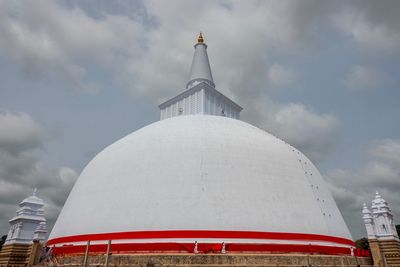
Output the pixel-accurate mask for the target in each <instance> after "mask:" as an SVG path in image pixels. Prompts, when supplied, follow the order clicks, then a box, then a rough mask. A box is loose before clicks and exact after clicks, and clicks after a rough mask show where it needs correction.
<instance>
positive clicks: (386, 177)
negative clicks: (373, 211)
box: [324, 139, 400, 238]
mask: <svg viewBox="0 0 400 267" xmlns="http://www.w3.org/2000/svg"><path fill="white" fill-rule="evenodd" d="M367 150H368V151H367V152H368V153H369V154H370V155H371V159H370V160H369V161H368V162H367V163H365V164H364V165H363V166H361V167H360V168H359V169H357V170H354V171H351V170H340V169H336V170H331V171H328V172H327V173H326V174H325V175H324V176H325V178H326V179H327V181H328V182H329V183H330V187H331V190H332V192H333V195H334V197H335V199H336V202H337V203H338V205H339V208H340V210H341V211H342V213H343V216H344V218H345V220H346V222H347V223H348V225H349V227H350V229H351V230H352V233H353V237H355V238H360V237H362V236H365V230H364V226H363V223H362V220H361V209H362V204H363V203H365V202H366V203H367V204H369V203H370V201H372V199H373V198H374V193H375V191H379V192H380V193H381V195H382V196H383V197H384V198H385V199H386V200H387V201H388V202H389V204H390V207H391V208H392V210H393V213H394V215H395V222H396V223H397V224H399V223H400V209H399V207H400V199H399V198H398V197H397V196H398V192H399V190H400V166H399V164H398V163H399V161H398V160H399V158H398V157H397V156H398V155H399V153H400V141H399V140H392V139H384V140H376V141H372V142H371V144H370V145H369V148H368V149H367Z"/></svg>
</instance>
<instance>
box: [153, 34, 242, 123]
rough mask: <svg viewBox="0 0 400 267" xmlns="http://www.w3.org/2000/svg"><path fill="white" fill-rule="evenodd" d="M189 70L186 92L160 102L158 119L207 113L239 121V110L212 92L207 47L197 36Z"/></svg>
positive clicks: (217, 92)
mask: <svg viewBox="0 0 400 267" xmlns="http://www.w3.org/2000/svg"><path fill="white" fill-rule="evenodd" d="M194 48H195V51H194V56H193V61H192V67H191V69H190V78H189V82H188V83H187V85H186V91H184V92H182V93H180V94H179V95H177V96H175V97H173V98H171V99H169V100H167V101H165V102H163V103H161V104H160V105H159V106H158V107H159V108H160V112H161V116H160V117H161V120H163V119H168V118H171V117H176V116H181V115H195V114H208V115H216V116H224V117H228V118H233V119H239V114H240V111H242V109H243V108H242V107H241V106H239V105H238V104H236V103H235V102H234V101H232V100H231V99H229V98H228V97H226V96H225V95H223V94H222V93H220V92H219V91H217V90H216V89H215V84H214V80H213V78H212V74H211V68H210V62H209V60H208V55H207V45H206V44H205V43H204V37H203V34H202V33H200V35H199V37H198V39H197V44H195V45H194Z"/></svg>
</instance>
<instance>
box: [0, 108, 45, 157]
mask: <svg viewBox="0 0 400 267" xmlns="http://www.w3.org/2000/svg"><path fill="white" fill-rule="evenodd" d="M44 138H45V131H44V129H43V128H42V127H41V126H40V125H38V124H37V123H36V122H35V121H34V120H33V119H32V118H31V117H30V116H29V115H27V114H25V113H20V114H13V113H10V112H7V111H3V112H1V113H0V147H1V148H3V149H5V150H6V151H7V152H9V153H11V154H17V153H19V152H21V151H25V150H28V149H34V148H39V147H41V145H42V141H43V139H44Z"/></svg>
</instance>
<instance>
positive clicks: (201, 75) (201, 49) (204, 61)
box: [186, 32, 215, 89]
mask: <svg viewBox="0 0 400 267" xmlns="http://www.w3.org/2000/svg"><path fill="white" fill-rule="evenodd" d="M201 82H205V83H207V84H208V85H210V86H212V87H215V84H214V80H213V77H212V74H211V68H210V62H209V61H208V55H207V45H206V44H205V43H204V36H203V33H202V32H200V34H199V36H198V38H197V44H195V45H194V56H193V61H192V67H191V69H190V78H189V82H188V83H187V85H186V88H187V89H189V88H192V87H194V86H196V85H197V84H199V83H201Z"/></svg>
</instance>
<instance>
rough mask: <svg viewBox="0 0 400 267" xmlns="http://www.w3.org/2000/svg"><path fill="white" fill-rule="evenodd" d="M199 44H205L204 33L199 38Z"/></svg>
mask: <svg viewBox="0 0 400 267" xmlns="http://www.w3.org/2000/svg"><path fill="white" fill-rule="evenodd" d="M197 42H198V43H204V37H203V33H202V32H200V34H199V37H198V38H197Z"/></svg>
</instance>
